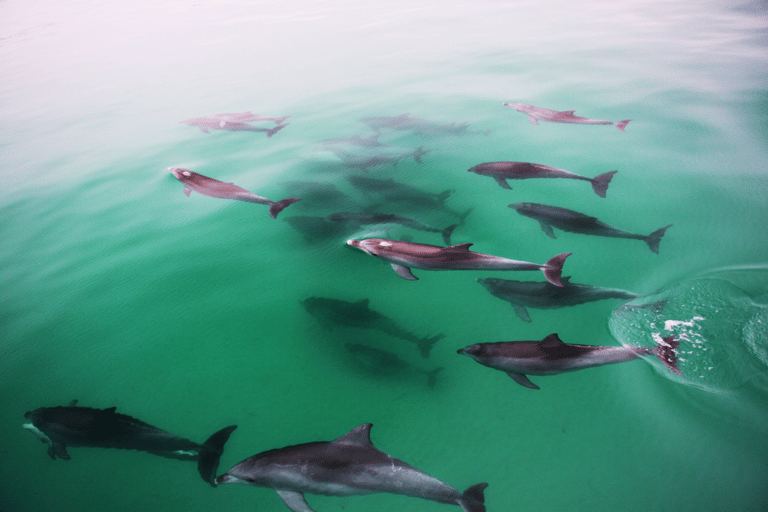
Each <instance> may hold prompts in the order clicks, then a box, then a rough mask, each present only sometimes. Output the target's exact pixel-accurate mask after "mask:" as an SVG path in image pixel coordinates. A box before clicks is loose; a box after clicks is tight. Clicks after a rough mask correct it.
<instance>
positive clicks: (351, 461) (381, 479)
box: [216, 423, 488, 512]
mask: <svg viewBox="0 0 768 512" xmlns="http://www.w3.org/2000/svg"><path fill="white" fill-rule="evenodd" d="M371 426H372V425H371V424H370V423H366V424H364V425H360V426H359V427H357V428H355V429H354V430H351V431H350V432H348V433H347V434H345V435H343V436H341V437H340V438H338V439H336V440H335V441H330V442H329V441H319V442H313V443H305V444H299V445H294V446H287V447H285V448H278V449H275V450H269V451H266V452H262V453H259V454H256V455H254V456H253V457H250V458H247V459H245V460H244V461H242V462H240V463H239V464H237V465H235V466H234V467H232V468H231V469H230V470H229V471H227V472H226V473H224V474H223V475H221V476H220V477H218V478H217V479H216V483H217V484H219V485H221V484H244V485H252V486H254V487H267V488H271V489H274V490H275V491H277V494H278V496H280V498H282V500H283V502H284V503H285V504H286V505H287V506H288V508H289V509H291V510H292V511H293V512H314V511H313V510H312V509H311V508H310V506H309V505H308V504H307V502H306V500H305V499H304V493H310V494H324V495H326V496H353V495H360V494H376V493H381V492H385V493H390V494H402V495H405V496H412V497H414V498H422V499H425V500H430V501H436V502H438V503H446V504H452V505H458V506H460V507H461V508H462V510H463V511H464V512H485V505H484V502H485V496H484V495H483V491H484V490H485V488H486V487H487V486H488V484H486V483H482V484H477V485H473V486H472V487H470V488H468V489H467V490H466V491H464V493H461V492H459V491H457V490H456V489H454V488H453V487H451V486H450V485H448V484H447V483H445V482H443V481H441V480H438V479H437V478H434V477H433V476H430V475H428V474H426V473H424V472H422V471H420V470H418V469H416V468H415V467H413V466H411V465H409V464H406V463H405V462H403V461H401V460H398V459H396V458H394V457H392V456H390V455H387V454H386V453H384V452H382V451H379V450H378V449H377V448H376V447H375V446H374V445H373V443H372V442H371V438H370V430H371Z"/></svg>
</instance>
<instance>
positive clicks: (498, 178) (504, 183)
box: [493, 176, 512, 190]
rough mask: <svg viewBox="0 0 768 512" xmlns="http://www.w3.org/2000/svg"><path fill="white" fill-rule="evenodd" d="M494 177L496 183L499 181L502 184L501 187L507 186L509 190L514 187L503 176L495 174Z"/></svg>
mask: <svg viewBox="0 0 768 512" xmlns="http://www.w3.org/2000/svg"><path fill="white" fill-rule="evenodd" d="M493 179H495V180H496V183H498V184H499V185H500V186H501V188H505V189H507V190H512V187H510V186H509V183H507V180H505V179H504V178H502V177H501V176H494V178H493Z"/></svg>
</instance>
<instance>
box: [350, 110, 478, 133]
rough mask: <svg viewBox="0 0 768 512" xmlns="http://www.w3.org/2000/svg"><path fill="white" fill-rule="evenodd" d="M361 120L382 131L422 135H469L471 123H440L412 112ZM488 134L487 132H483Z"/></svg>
mask: <svg viewBox="0 0 768 512" xmlns="http://www.w3.org/2000/svg"><path fill="white" fill-rule="evenodd" d="M360 122H362V123H364V124H367V125H368V126H370V127H371V129H373V130H376V131H377V132H380V131H381V129H382V128H389V129H390V130H399V131H411V132H416V133H420V134H422V135H468V134H471V133H473V132H471V131H469V130H468V128H469V123H467V122H465V123H460V124H456V123H450V124H439V123H434V122H432V121H428V120H426V119H420V118H418V117H410V113H406V114H400V115H399V116H392V117H366V118H364V119H361V120H360ZM482 133H483V134H485V135H488V133H487V132H482Z"/></svg>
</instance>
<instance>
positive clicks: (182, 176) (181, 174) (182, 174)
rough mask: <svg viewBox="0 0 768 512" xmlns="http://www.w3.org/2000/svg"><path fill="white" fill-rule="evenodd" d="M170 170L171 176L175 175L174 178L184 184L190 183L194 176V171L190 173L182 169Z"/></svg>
mask: <svg viewBox="0 0 768 512" xmlns="http://www.w3.org/2000/svg"><path fill="white" fill-rule="evenodd" d="M168 170H169V171H170V172H171V174H173V177H174V178H176V179H177V180H179V181H182V182H183V181H189V179H190V178H191V177H192V175H193V173H192V171H188V170H186V169H182V168H180V167H169V168H168Z"/></svg>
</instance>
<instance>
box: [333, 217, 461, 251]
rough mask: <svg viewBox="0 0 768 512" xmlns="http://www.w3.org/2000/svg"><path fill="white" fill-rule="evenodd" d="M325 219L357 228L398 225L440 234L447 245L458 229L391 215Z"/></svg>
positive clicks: (453, 226)
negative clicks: (439, 226)
mask: <svg viewBox="0 0 768 512" xmlns="http://www.w3.org/2000/svg"><path fill="white" fill-rule="evenodd" d="M327 219H328V220H330V221H332V222H338V223H340V224H348V225H352V226H357V227H362V226H376V225H382V224H399V225H401V226H404V227H407V228H410V229H415V230H418V231H427V232H430V233H440V235H441V236H442V237H443V241H444V242H445V243H446V244H448V245H450V244H451V235H452V234H453V230H454V229H456V228H457V227H459V224H451V225H450V226H448V227H447V228H445V229H438V228H433V227H430V226H428V225H426V224H424V223H423V222H420V221H418V220H416V219H411V218H409V217H402V216H400V215H395V214H392V213H371V212H339V213H334V214H331V215H329V216H328V217H327Z"/></svg>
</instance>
